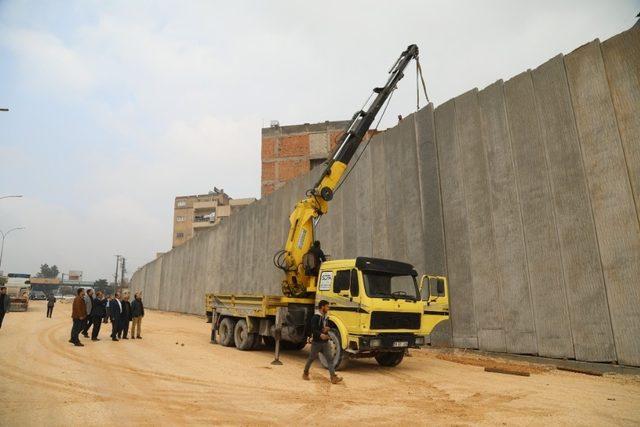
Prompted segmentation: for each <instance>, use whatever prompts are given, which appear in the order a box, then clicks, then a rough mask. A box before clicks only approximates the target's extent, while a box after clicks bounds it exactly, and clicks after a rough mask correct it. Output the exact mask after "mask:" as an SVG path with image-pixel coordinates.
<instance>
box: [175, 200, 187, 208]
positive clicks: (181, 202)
mask: <svg viewBox="0 0 640 427" xmlns="http://www.w3.org/2000/svg"><path fill="white" fill-rule="evenodd" d="M176 206H177V207H179V208H184V207H185V206H187V202H186V201H185V200H178V202H177V203H176Z"/></svg>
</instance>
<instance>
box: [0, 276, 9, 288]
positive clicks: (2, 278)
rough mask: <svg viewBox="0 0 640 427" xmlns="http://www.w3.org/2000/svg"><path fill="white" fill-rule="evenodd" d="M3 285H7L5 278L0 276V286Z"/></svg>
mask: <svg viewBox="0 0 640 427" xmlns="http://www.w3.org/2000/svg"><path fill="white" fill-rule="evenodd" d="M5 283H7V278H6V277H4V276H0V286H3V285H4V284H5Z"/></svg>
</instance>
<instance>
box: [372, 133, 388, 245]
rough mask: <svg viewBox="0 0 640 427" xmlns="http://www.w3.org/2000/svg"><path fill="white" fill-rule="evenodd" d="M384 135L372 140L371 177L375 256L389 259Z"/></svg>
mask: <svg viewBox="0 0 640 427" xmlns="http://www.w3.org/2000/svg"><path fill="white" fill-rule="evenodd" d="M383 135H384V134H378V135H376V136H374V137H373V138H372V139H371V143H370V144H369V148H368V149H369V150H370V151H371V177H372V180H371V181H372V200H373V203H372V206H373V221H372V223H373V256H374V257H378V258H389V256H390V254H391V251H390V250H389V246H388V243H387V242H388V230H387V223H388V221H387V201H386V198H387V177H386V167H385V163H386V162H385V151H384V136H383Z"/></svg>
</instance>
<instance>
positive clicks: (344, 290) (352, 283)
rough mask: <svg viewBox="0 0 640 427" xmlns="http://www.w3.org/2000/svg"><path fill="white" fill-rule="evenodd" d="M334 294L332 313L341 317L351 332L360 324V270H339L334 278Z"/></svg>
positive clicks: (331, 299)
mask: <svg viewBox="0 0 640 427" xmlns="http://www.w3.org/2000/svg"><path fill="white" fill-rule="evenodd" d="M332 291H333V295H332V298H330V299H329V304H330V308H331V311H332V315H333V316H336V317H338V318H340V320H342V322H343V324H344V325H345V326H346V328H347V330H348V331H349V332H355V331H357V330H358V328H359V326H360V281H359V280H358V270H356V269H345V270H337V271H336V272H335V275H334V278H333V287H332Z"/></svg>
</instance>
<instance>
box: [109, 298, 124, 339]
mask: <svg viewBox="0 0 640 427" xmlns="http://www.w3.org/2000/svg"><path fill="white" fill-rule="evenodd" d="M109 309H110V311H111V340H112V341H119V340H118V332H120V316H121V315H122V302H121V301H120V294H119V293H117V292H116V293H115V295H114V298H113V299H112V300H111V301H109Z"/></svg>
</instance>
